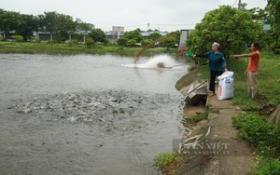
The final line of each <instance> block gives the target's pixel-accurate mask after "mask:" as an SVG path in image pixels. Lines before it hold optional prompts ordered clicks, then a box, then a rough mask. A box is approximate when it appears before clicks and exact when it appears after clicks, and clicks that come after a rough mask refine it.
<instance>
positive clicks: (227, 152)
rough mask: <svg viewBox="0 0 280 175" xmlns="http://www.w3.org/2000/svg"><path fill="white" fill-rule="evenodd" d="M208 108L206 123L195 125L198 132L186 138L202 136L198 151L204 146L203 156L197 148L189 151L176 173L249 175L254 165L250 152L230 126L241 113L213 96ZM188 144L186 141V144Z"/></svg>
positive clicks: (209, 100)
mask: <svg viewBox="0 0 280 175" xmlns="http://www.w3.org/2000/svg"><path fill="white" fill-rule="evenodd" d="M207 105H208V108H209V116H208V121H207V122H203V123H202V124H198V125H200V126H199V127H198V128H200V129H199V130H200V131H199V132H195V131H193V133H195V134H192V135H190V136H189V138H190V137H197V136H199V134H201V133H202V135H203V136H202V137H201V138H202V139H200V140H199V143H198V145H200V147H199V148H202V147H203V148H202V149H203V151H204V153H203V154H202V153H201V152H198V149H194V150H193V149H191V151H190V153H187V155H186V156H185V157H186V160H185V161H184V164H183V166H182V167H180V168H179V169H178V171H177V172H176V174H178V175H182V174H187V175H202V174H203V175H246V174H248V173H249V172H250V170H251V169H252V166H253V161H252V159H253V155H252V149H251V148H250V146H249V145H248V144H247V143H246V142H244V141H243V140H240V139H238V138H237V130H236V129H235V128H234V127H233V126H232V118H233V117H234V116H236V114H238V113H239V112H241V111H240V110H239V109H238V108H237V107H235V106H233V105H232V103H231V101H218V100H217V99H216V97H209V98H208V101H207ZM201 128H202V129H201ZM190 143H191V142H188V143H187V142H185V144H186V145H188V144H190ZM193 143H194V142H193ZM201 145H202V146H201ZM205 145H206V146H209V145H210V146H211V148H205V147H206V146H205ZM188 149H189V148H187V150H188ZM200 151H201V150H200ZM205 151H206V154H205Z"/></svg>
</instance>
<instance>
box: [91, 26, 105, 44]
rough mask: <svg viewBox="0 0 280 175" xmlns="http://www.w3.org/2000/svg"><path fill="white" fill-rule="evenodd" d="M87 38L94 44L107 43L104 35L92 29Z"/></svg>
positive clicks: (98, 30)
mask: <svg viewBox="0 0 280 175" xmlns="http://www.w3.org/2000/svg"><path fill="white" fill-rule="evenodd" d="M89 37H91V38H92V39H93V41H95V42H101V43H104V42H107V39H106V34H105V33H104V32H103V31H102V30H101V29H92V30H91V32H90V33H89Z"/></svg>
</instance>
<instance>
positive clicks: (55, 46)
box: [0, 40, 177, 56]
mask: <svg viewBox="0 0 280 175" xmlns="http://www.w3.org/2000/svg"><path fill="white" fill-rule="evenodd" d="M141 49H142V48H140V47H132V48H128V47H122V46H118V45H110V44H108V45H99V44H95V43H94V42H93V41H92V40H87V42H86V45H84V44H78V43H74V42H71V43H67V44H66V43H38V42H34V43H33V42H0V53H29V54H36V53H37V54H65V55H72V54H100V55H102V54H113V55H123V56H135V54H137V53H138V52H139V51H140V50H141ZM176 51H177V50H176V49H172V50H166V48H161V47H157V48H150V49H146V50H145V51H144V53H143V55H145V56H152V55H156V54H161V53H170V54H175V53H176Z"/></svg>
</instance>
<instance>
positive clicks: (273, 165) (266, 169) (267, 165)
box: [254, 158, 280, 175]
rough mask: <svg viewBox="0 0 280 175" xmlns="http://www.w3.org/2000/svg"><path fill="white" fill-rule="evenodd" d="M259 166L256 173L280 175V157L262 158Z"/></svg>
mask: <svg viewBox="0 0 280 175" xmlns="http://www.w3.org/2000/svg"><path fill="white" fill-rule="evenodd" d="M261 159H262V160H261V162H260V163H259V167H258V168H257V170H256V172H254V174H256V175H279V174H280V160H279V159H265V158H261Z"/></svg>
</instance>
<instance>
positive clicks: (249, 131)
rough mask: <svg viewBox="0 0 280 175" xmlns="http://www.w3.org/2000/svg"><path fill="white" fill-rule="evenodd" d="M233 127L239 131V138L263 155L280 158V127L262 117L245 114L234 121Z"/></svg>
mask: <svg viewBox="0 0 280 175" xmlns="http://www.w3.org/2000/svg"><path fill="white" fill-rule="evenodd" d="M233 125H234V126H235V127H236V128H238V129H239V136H240V137H241V138H243V139H245V140H246V141H248V142H249V143H251V144H252V145H254V146H256V148H257V150H258V151H259V152H260V153H261V154H263V155H269V156H270V157H279V156H280V145H279V140H280V126H279V125H277V124H273V123H269V122H267V121H266V120H265V118H263V117H262V116H259V115H256V114H253V113H245V114H241V115H239V116H238V117H235V118H234V120H233Z"/></svg>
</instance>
